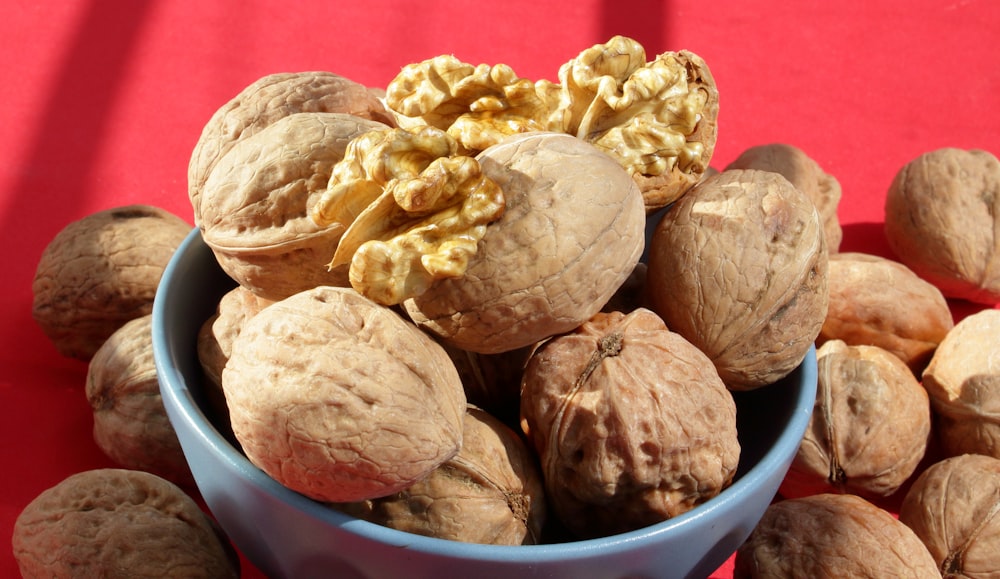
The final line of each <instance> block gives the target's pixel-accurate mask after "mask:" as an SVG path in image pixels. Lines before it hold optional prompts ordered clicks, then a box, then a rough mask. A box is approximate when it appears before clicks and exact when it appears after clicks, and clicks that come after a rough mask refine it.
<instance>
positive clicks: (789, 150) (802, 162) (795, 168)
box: [726, 143, 844, 254]
mask: <svg viewBox="0 0 1000 579" xmlns="http://www.w3.org/2000/svg"><path fill="white" fill-rule="evenodd" d="M730 169H760V170H762V171H773V172H775V173H780V174H781V175H782V176H783V177H785V178H786V179H788V181H789V182H790V183H791V184H792V185H795V187H796V188H797V189H798V190H799V191H802V192H803V193H805V194H806V196H807V197H809V199H810V200H811V201H812V202H813V204H814V205H816V210H817V211H819V218H820V221H821V222H822V223H823V233H824V235H825V236H826V249H827V251H829V252H830V253H831V254H833V253H837V251H839V249H840V242H841V241H842V240H843V238H844V232H843V230H842V229H841V227H840V220H839V219H838V217H837V207H838V206H839V205H840V197H841V189H840V181H838V180H837V178H836V177H834V176H833V175H830V174H829V173H827V172H826V171H824V170H823V168H822V167H820V165H819V163H817V162H816V161H815V160H814V159H813V158H812V157H810V156H809V155H808V154H806V152H805V151H803V150H802V149H800V148H798V147H796V146H794V145H789V144H787V143H769V144H766V145H757V146H755V147H750V148H749V149H746V150H745V151H743V152H742V153H740V156H739V157H737V158H736V159H735V160H734V161H733V162H732V163H730V164H729V165H726V170H730Z"/></svg>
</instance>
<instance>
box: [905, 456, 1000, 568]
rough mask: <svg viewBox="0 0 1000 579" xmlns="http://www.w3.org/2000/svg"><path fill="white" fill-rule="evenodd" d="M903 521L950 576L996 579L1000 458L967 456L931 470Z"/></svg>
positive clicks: (910, 498)
mask: <svg viewBox="0 0 1000 579" xmlns="http://www.w3.org/2000/svg"><path fill="white" fill-rule="evenodd" d="M899 520H900V521H902V522H903V523H904V524H905V525H906V526H908V527H910V528H911V529H913V532H914V533H916V535H917V536H918V537H920V540H921V541H923V542H924V544H925V545H927V549H928V550H929V551H930V553H931V556H933V557H934V560H935V561H936V562H937V564H938V568H939V569H940V570H941V574H942V575H943V576H945V577H994V576H996V573H997V569H1000V549H998V548H997V546H998V545H1000V459H997V458H994V457H991V456H985V455H981V454H962V455H958V456H954V457H951V458H947V459H944V460H941V461H939V462H936V463H934V464H932V465H931V466H929V467H927V470H925V471H924V472H923V473H921V475H920V476H919V477H918V478H917V480H916V481H914V483H913V486H912V487H910V490H909V491H908V492H907V493H906V497H905V498H904V499H903V504H902V505H901V506H900V510H899Z"/></svg>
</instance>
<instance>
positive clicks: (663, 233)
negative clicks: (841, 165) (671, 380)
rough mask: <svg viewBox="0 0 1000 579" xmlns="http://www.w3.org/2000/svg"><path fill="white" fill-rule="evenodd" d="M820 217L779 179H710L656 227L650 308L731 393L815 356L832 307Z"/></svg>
mask: <svg viewBox="0 0 1000 579" xmlns="http://www.w3.org/2000/svg"><path fill="white" fill-rule="evenodd" d="M827 268H828V256H827V251H826V246H825V240H824V235H823V230H822V228H821V224H820V221H819V215H818V213H817V212H816V208H815V206H814V205H813V203H812V202H811V201H809V199H808V198H807V197H806V196H805V194H804V193H802V192H801V191H799V190H798V189H796V188H795V187H794V186H793V185H792V184H791V183H789V182H788V180H787V179H785V178H784V177H782V176H781V175H779V174H777V173H772V172H769V171H759V170H752V169H751V170H731V171H723V172H722V173H719V174H718V175H715V176H713V177H709V178H708V179H705V180H704V181H702V182H701V183H700V184H698V185H697V186H695V187H694V188H693V189H692V190H691V191H689V192H688V193H687V194H686V195H684V196H683V197H681V199H680V200H678V201H677V202H676V203H675V204H674V205H673V206H672V207H671V208H670V209H669V210H668V211H667V212H666V213H665V214H664V215H663V217H662V218H661V219H660V221H659V223H658V224H657V226H656V228H655V230H654V231H653V233H652V238H651V240H650V243H649V257H648V268H647V273H646V299H647V300H648V302H649V306H650V308H651V309H652V310H653V311H655V312H656V313H657V314H659V315H660V317H662V318H663V320H664V321H665V322H666V323H667V326H668V327H669V328H670V329H671V330H672V331H675V332H677V333H679V334H681V335H682V336H684V337H685V338H687V339H688V341H690V342H691V343H692V344H694V345H695V346H697V347H698V348H700V349H701V350H702V351H704V352H705V353H706V354H707V355H708V357H709V358H711V359H712V361H713V362H714V363H715V366H716V368H718V370H719V375H720V376H722V379H723V380H724V381H725V382H726V385H727V386H728V387H729V388H730V389H733V390H752V389H755V388H759V387H761V386H766V385H769V384H772V383H774V382H776V381H778V380H779V379H781V378H783V377H784V376H786V375H788V374H789V373H790V372H791V371H792V370H794V369H795V368H796V367H797V366H798V365H799V364H801V363H802V360H803V359H805V356H806V353H807V352H808V351H809V349H810V348H811V347H812V346H813V343H814V342H815V340H816V337H817V336H818V335H819V332H820V329H821V328H822V326H823V320H824V319H825V318H826V314H827V306H828V301H829V291H828V286H827Z"/></svg>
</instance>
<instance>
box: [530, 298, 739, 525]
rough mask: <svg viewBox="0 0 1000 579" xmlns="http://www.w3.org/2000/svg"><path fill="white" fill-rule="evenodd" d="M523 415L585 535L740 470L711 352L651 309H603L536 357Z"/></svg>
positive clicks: (673, 506)
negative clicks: (610, 310)
mask: <svg viewBox="0 0 1000 579" xmlns="http://www.w3.org/2000/svg"><path fill="white" fill-rule="evenodd" d="M521 417H522V418H521V424H522V429H523V430H524V432H525V433H526V435H527V436H528V438H529V440H530V441H531V442H532V444H533V445H534V447H535V449H536V450H537V452H538V455H539V459H540V461H541V464H542V476H543V478H544V479H545V485H546V496H548V497H549V501H550V504H551V505H552V507H553V511H554V514H555V515H556V516H557V517H558V518H559V520H560V521H561V522H562V523H563V524H564V525H565V527H566V528H567V529H568V530H569V531H570V532H571V533H572V534H573V535H576V536H577V537H585V538H586V537H596V536H603V535H611V534H614V533H619V532H625V531H630V530H635V529H638V528H641V527H644V526H647V525H651V524H654V523H657V522H661V521H663V520H666V519H669V518H671V517H674V516H677V515H680V514H682V513H685V512H687V511H689V510H691V509H692V508H694V507H696V506H697V505H699V504H701V503H703V502H705V501H707V500H709V499H711V498H712V497H714V496H716V495H717V494H718V493H719V492H721V491H722V490H723V489H724V488H726V487H727V486H728V485H729V484H730V482H732V479H733V476H734V475H735V472H736V466H737V463H738V461H739V456H740V444H739V440H738V439H737V436H736V404H735V402H734V400H733V396H732V394H731V393H730V392H729V390H727V389H726V386H725V384H723V382H722V380H721V379H720V378H719V375H718V373H717V372H716V370H715V366H713V365H712V362H711V360H709V359H708V357H707V356H705V354H704V353H702V352H701V351H700V350H698V349H697V348H695V347H694V346H693V345H691V344H690V343H689V342H688V341H686V340H685V339H684V338H682V337H681V336H680V335H678V334H675V333H673V332H671V331H669V330H668V329H667V327H666V326H665V325H664V324H663V321H662V320H661V319H660V318H659V317H657V316H656V314H654V313H653V312H651V311H649V310H647V309H642V308H640V309H637V310H635V311H633V312H631V313H629V314H624V313H621V312H611V313H598V314H596V315H595V316H594V317H593V318H592V319H591V320H589V321H587V322H585V323H584V324H582V325H581V326H580V327H579V328H577V329H576V330H574V331H573V332H570V333H567V334H563V335H560V336H557V337H554V338H552V339H551V340H548V341H546V342H545V343H543V344H541V345H540V346H539V348H538V349H537V350H536V351H535V353H534V354H533V355H532V356H531V358H530V359H529V360H528V364H527V366H526V368H525V371H524V379H523V381H522V393H521Z"/></svg>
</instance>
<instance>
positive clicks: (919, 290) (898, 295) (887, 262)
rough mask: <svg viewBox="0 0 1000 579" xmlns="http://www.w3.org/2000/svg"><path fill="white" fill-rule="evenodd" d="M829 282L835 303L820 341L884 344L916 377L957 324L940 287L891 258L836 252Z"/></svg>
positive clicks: (829, 308)
mask: <svg viewBox="0 0 1000 579" xmlns="http://www.w3.org/2000/svg"><path fill="white" fill-rule="evenodd" d="M827 284H828V287H829V291H830V304H829V307H828V309H827V314H826V320H824V322H823V327H822V329H820V332H819V336H818V337H817V342H818V343H823V342H826V341H828V340H843V341H844V342H846V343H848V344H851V345H870V346H879V347H880V348H883V349H885V350H888V351H890V352H892V353H893V354H895V355H897V356H899V358H900V359H901V360H903V361H904V362H906V364H907V365H908V366H909V367H910V369H911V370H912V371H913V373H914V374H916V375H917V376H919V375H920V373H921V372H923V370H924V368H925V367H926V366H927V363H928V362H930V359H931V356H932V355H934V350H935V349H936V348H937V346H938V344H940V343H941V340H942V339H944V337H945V335H946V334H947V333H948V332H949V331H950V330H951V328H952V327H954V325H955V323H954V319H953V318H952V314H951V309H950V308H949V306H948V301H947V300H946V299H945V297H944V295H943V294H942V293H941V290H939V289H938V288H937V287H935V286H934V285H933V284H931V283H930V282H928V281H926V280H924V279H923V278H921V277H919V276H918V275H917V274H915V273H913V271H912V270H911V269H910V268H908V267H906V266H905V265H903V264H901V263H899V262H897V261H893V260H891V259H887V258H884V257H880V256H877V255H868V254H864V253H854V252H850V253H840V254H835V255H831V256H830V269H829V272H828V274H827Z"/></svg>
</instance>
